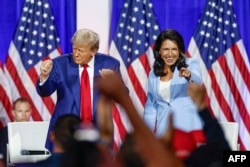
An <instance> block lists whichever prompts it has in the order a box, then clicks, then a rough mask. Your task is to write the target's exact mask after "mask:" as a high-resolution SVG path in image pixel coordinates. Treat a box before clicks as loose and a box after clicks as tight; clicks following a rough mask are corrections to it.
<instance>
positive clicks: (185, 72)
mask: <svg viewBox="0 0 250 167" xmlns="http://www.w3.org/2000/svg"><path fill="white" fill-rule="evenodd" d="M184 53H185V46H184V41H183V38H182V36H181V35H180V34H179V33H178V32H177V31H175V30H172V29H168V30H165V31H162V32H161V33H160V34H159V36H158V38H157V40H156V42H155V46H154V57H155V62H154V65H153V69H152V70H151V72H150V74H149V78H148V92H147V101H146V104H145V111H144V115H143V119H144V121H145V123H146V124H147V125H148V126H149V128H150V129H151V130H152V131H154V132H155V134H156V135H157V136H159V137H160V136H162V135H163V134H164V133H165V132H166V130H167V127H168V116H169V114H170V113H173V122H174V128H175V129H176V130H179V131H183V132H184V133H193V134H195V135H194V136H195V138H197V139H195V140H200V141H196V142H203V141H204V137H203V133H202V121H201V119H200V118H199V116H198V113H197V109H196V106H195V104H194V103H193V101H192V99H191V98H190V97H189V96H188V94H187V86H188V83H189V82H195V83H199V84H201V83H202V78H201V69H200V67H199V63H198V61H197V60H195V59H194V58H186V57H185V54H184ZM193 134H192V135H193Z"/></svg>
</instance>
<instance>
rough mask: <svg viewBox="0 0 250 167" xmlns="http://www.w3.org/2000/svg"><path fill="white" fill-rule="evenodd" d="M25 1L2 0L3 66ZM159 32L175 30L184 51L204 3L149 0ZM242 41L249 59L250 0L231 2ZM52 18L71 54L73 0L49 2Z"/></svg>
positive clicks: (118, 0) (116, 4)
mask: <svg viewBox="0 0 250 167" xmlns="http://www.w3.org/2000/svg"><path fill="white" fill-rule="evenodd" d="M23 2H24V0H1V5H0V27H1V28H0V61H2V62H3V63H4V61H5V58H6V56H7V53H8V48H9V44H10V41H11V39H12V37H13V34H14V31H15V28H16V24H17V22H18V19H19V15H20V12H21V8H22V5H23ZM151 2H152V3H153V7H154V11H155V16H156V18H157V21H158V24H159V26H160V29H161V30H163V29H167V28H174V29H176V30H178V31H179V32H180V33H181V34H182V35H183V38H184V40H185V45H186V48H187V46H188V44H189V41H190V38H191V36H192V34H193V32H194V30H195V27H196V25H197V21H198V19H199V17H200V15H201V12H202V10H203V7H204V5H205V3H206V0H192V3H191V4H190V2H189V1H186V0H174V1H173V0H151ZM232 2H233V7H234V10H235V14H236V17H237V21H238V26H239V29H240V33H241V37H242V40H243V42H244V44H245V47H246V50H247V53H248V57H250V45H249V43H250V31H249V27H250V1H249V0H233V1H232ZM49 3H50V6H51V8H52V12H53V14H54V16H55V23H56V26H57V31H58V34H59V36H60V40H61V41H60V44H61V48H62V51H63V53H68V52H71V43H70V39H71V37H72V35H73V33H74V32H75V30H76V0H60V1H56V0H49ZM122 5H123V0H113V9H112V22H111V29H110V32H111V33H110V39H112V36H113V35H114V33H115V32H114V31H115V29H116V25H117V22H118V19H119V14H120V11H121V9H122Z"/></svg>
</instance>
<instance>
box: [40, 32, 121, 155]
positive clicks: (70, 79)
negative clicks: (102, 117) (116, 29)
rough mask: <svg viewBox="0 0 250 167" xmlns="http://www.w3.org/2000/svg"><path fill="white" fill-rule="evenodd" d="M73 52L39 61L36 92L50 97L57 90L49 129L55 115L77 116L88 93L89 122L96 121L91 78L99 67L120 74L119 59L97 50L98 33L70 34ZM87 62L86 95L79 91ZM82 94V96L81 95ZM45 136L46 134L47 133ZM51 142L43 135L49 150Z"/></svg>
mask: <svg viewBox="0 0 250 167" xmlns="http://www.w3.org/2000/svg"><path fill="white" fill-rule="evenodd" d="M72 47H73V53H72V54H66V55H62V56H59V57H57V58H55V59H53V60H46V61H44V62H42V64H41V67H40V70H41V74H40V78H39V80H38V81H37V85H36V88H37V92H38V94H39V95H40V96H50V95H51V94H52V93H54V92H55V91H56V92H57V102H56V106H55V109H54V112H53V114H52V117H51V120H50V126H49V132H50V131H51V130H52V129H53V126H54V124H55V122H56V120H57V118H58V117H60V116H61V115H64V114H68V113H72V114H75V115H77V116H80V117H81V119H83V114H82V113H81V107H82V105H83V104H84V103H87V102H86V99H85V100H81V99H82V98H84V97H85V96H88V97H89V98H90V101H91V105H90V106H91V109H89V110H91V111H88V112H90V114H91V122H93V123H96V118H97V116H96V114H97V112H96V111H97V102H98V99H99V92H98V90H97V89H96V87H95V84H94V83H95V78H96V77H97V76H98V75H99V71H100V70H112V71H114V72H115V73H118V74H119V75H120V62H119V61H118V60H116V59H115V58H113V57H111V56H108V55H105V54H102V53H98V52H97V51H98V49H99V36H98V34H96V33H95V32H93V31H92V30H89V29H80V30H78V31H76V33H75V34H74V35H73V37H72ZM85 65H87V66H88V68H87V72H88V75H89V82H90V94H88V95H86V94H84V93H85V92H81V74H82V72H84V69H85V67H84V68H83V66H85ZM83 94H84V95H83ZM48 135H49V134H48ZM52 147H53V146H52V143H51V142H50V140H49V139H48V138H47V142H46V148H48V149H49V150H52Z"/></svg>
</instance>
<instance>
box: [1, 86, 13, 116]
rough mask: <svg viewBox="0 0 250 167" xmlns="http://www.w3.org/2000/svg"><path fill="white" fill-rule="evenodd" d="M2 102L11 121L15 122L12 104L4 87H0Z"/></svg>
mask: <svg viewBox="0 0 250 167" xmlns="http://www.w3.org/2000/svg"><path fill="white" fill-rule="evenodd" d="M0 92H1V93H0V100H1V102H2V103H3V106H4V108H5V110H6V111H7V115H8V117H9V119H10V120H11V121H13V120H14V119H13V115H12V103H11V101H10V100H9V98H8V95H7V94H6V92H5V90H4V89H3V87H2V86H1V85H0Z"/></svg>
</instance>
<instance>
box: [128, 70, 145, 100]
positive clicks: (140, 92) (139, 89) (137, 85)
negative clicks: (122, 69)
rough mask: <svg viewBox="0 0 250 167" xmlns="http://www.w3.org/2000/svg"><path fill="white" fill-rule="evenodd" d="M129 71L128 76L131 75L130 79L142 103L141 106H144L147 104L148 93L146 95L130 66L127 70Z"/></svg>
mask: <svg viewBox="0 0 250 167" xmlns="http://www.w3.org/2000/svg"><path fill="white" fill-rule="evenodd" d="M127 71H128V75H129V78H130V80H131V83H133V87H134V90H135V92H136V94H137V96H138V98H139V100H140V101H141V104H143V105H144V104H145V103H146V93H145V91H144V89H143V88H142V86H141V84H140V82H139V80H138V78H137V75H136V73H135V71H134V69H133V68H132V66H129V67H128V68H127Z"/></svg>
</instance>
